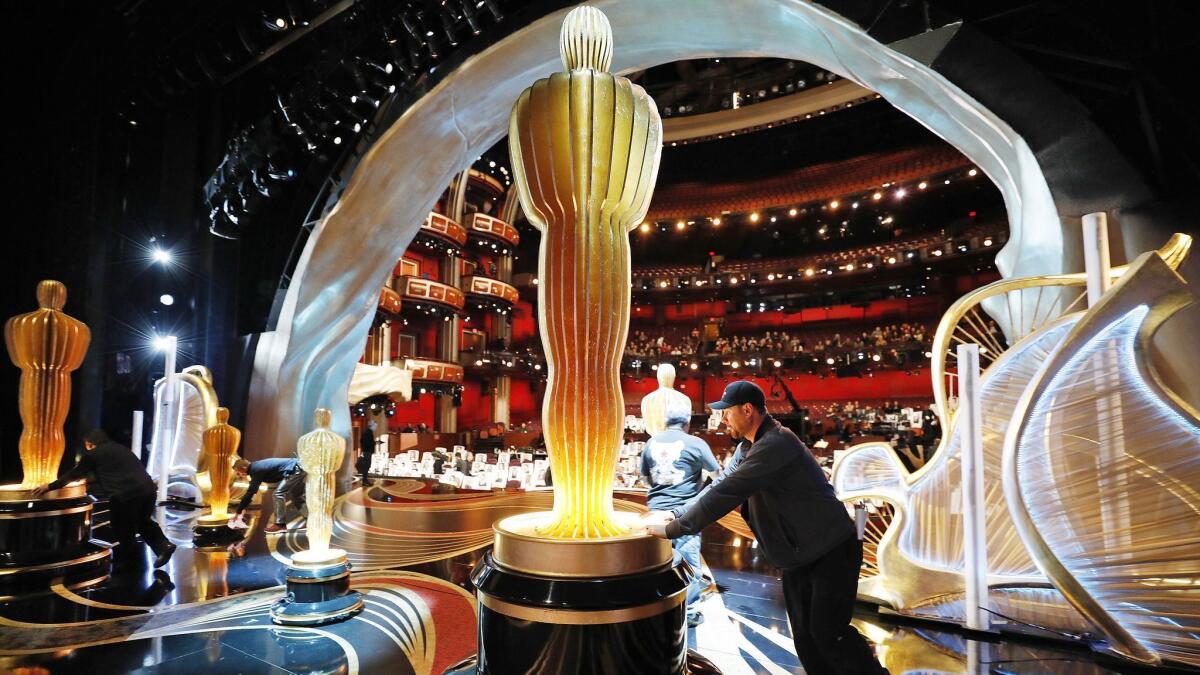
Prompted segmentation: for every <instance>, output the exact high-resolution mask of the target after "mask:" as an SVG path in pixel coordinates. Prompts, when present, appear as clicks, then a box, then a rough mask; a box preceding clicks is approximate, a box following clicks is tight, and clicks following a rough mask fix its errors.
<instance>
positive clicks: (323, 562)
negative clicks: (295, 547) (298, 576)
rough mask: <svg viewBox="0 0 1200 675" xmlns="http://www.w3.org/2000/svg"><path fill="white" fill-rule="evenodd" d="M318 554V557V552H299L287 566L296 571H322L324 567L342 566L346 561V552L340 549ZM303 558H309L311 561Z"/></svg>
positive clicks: (331, 549)
mask: <svg viewBox="0 0 1200 675" xmlns="http://www.w3.org/2000/svg"><path fill="white" fill-rule="evenodd" d="M319 553H320V554H321V555H319V556H318V552H314V551H312V550H304V551H300V552H299V553H296V554H295V555H293V556H292V561H291V563H290V564H289V565H288V566H289V567H292V568H294V569H298V570H323V569H325V568H326V567H334V566H336V565H344V564H346V561H347V560H348V558H347V557H346V552H345V551H343V550H342V549H340V548H330V549H326V550H324V551H320V552H319ZM305 558H311V560H306V559H305ZM322 581H324V580H322Z"/></svg>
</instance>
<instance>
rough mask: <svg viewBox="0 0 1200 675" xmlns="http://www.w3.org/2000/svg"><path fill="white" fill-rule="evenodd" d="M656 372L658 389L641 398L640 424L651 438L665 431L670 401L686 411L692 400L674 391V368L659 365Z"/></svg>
mask: <svg viewBox="0 0 1200 675" xmlns="http://www.w3.org/2000/svg"><path fill="white" fill-rule="evenodd" d="M657 372H658V389H655V390H654V391H652V392H650V393H649V394H646V395H645V396H643V397H642V422H644V423H645V424H646V433H648V434H650V435H651V436H653V435H654V434H657V433H659V432H660V431H665V430H666V428H667V408H669V407H670V404H671V402H672V401H674V402H676V405H680V404H682V406H683V407H686V408H688V409H691V407H692V399H690V398H688V397H687V394H684V393H682V392H678V391H675V366H673V365H671V364H669V363H660V364H658V371H657Z"/></svg>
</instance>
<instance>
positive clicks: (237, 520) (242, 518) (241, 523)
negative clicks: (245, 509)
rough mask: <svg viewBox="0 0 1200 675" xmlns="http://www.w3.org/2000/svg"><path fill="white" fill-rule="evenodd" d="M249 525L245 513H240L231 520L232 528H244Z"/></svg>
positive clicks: (230, 525) (230, 526)
mask: <svg viewBox="0 0 1200 675" xmlns="http://www.w3.org/2000/svg"><path fill="white" fill-rule="evenodd" d="M247 527H249V525H247V524H246V514H245V513H239V514H237V515H236V516H234V517H233V520H231V521H229V528H230V529H232V530H244V529H246V528H247Z"/></svg>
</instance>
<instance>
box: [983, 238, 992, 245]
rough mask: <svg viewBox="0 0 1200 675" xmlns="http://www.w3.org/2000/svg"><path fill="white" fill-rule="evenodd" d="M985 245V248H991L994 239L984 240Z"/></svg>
mask: <svg viewBox="0 0 1200 675" xmlns="http://www.w3.org/2000/svg"><path fill="white" fill-rule="evenodd" d="M983 245H984V246H991V245H992V238H991V237H988V238H987V239H984V240H983Z"/></svg>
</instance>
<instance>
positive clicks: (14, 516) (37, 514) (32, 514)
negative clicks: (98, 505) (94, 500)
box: [0, 504, 92, 520]
mask: <svg viewBox="0 0 1200 675" xmlns="http://www.w3.org/2000/svg"><path fill="white" fill-rule="evenodd" d="M91 510H92V505H91V504H84V505H83V506H72V507H71V508H69V509H55V510H53V511H27V512H25V513H0V520H23V519H25V518H49V517H50V516H66V515H69V514H72V513H83V512H84V511H91Z"/></svg>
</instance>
